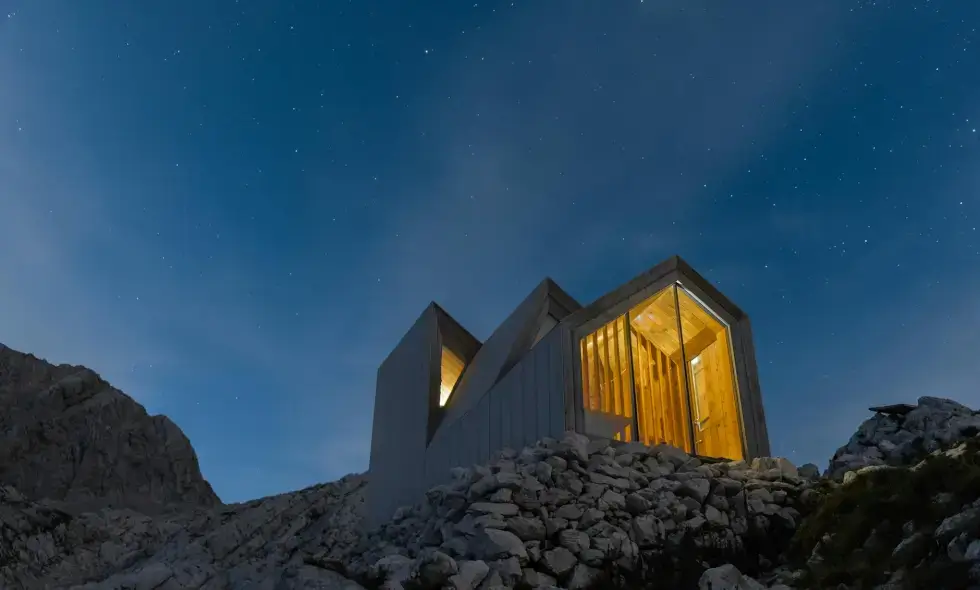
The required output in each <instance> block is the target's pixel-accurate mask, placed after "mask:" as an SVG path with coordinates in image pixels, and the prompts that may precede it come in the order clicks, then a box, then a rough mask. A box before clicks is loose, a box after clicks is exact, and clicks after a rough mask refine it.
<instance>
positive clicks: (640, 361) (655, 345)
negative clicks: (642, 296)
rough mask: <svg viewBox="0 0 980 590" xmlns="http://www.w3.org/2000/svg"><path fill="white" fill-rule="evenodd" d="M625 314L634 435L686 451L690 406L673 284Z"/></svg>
mask: <svg viewBox="0 0 980 590" xmlns="http://www.w3.org/2000/svg"><path fill="white" fill-rule="evenodd" d="M629 319H630V328H631V330H630V336H631V340H632V349H633V364H634V366H635V367H636V376H637V379H636V380H635V383H634V386H635V391H636V406H637V409H638V417H639V420H638V422H639V428H640V440H642V441H643V442H644V443H646V444H648V445H652V444H657V443H667V444H669V445H673V446H675V447H678V448H681V449H684V450H685V451H687V452H688V453H691V452H693V451H694V449H693V448H692V447H691V418H690V408H689V406H688V403H687V391H686V390H685V387H684V361H683V359H682V358H681V356H682V354H681V339H680V335H679V333H678V330H677V306H676V302H675V300H674V287H673V286H670V287H667V288H666V289H664V290H662V291H660V292H659V293H657V294H656V295H654V296H653V297H650V298H649V299H647V300H646V301H644V302H643V303H641V304H639V305H637V306H636V307H634V308H633V309H631V310H630V311H629Z"/></svg>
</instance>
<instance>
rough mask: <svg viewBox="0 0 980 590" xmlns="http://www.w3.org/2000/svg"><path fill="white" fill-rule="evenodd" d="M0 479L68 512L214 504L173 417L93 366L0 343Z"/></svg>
mask: <svg viewBox="0 0 980 590" xmlns="http://www.w3.org/2000/svg"><path fill="white" fill-rule="evenodd" d="M0 409H2V411H0V484H5V485H10V486H14V487H16V488H17V489H18V490H19V491H20V492H21V493H23V494H25V495H27V496H28V497H30V498H44V499H47V500H51V501H58V502H61V503H62V504H61V507H62V508H63V509H65V510H68V511H83V510H89V509H95V508H99V507H115V508H124V507H126V508H133V509H137V510H141V511H143V512H146V513H152V512H155V511H157V510H160V509H161V508H164V507H170V506H173V505H185V506H186V505H190V506H203V507H210V506H216V505H218V504H220V501H219V500H218V497H217V496H216V495H215V493H214V491H213V490H212V489H211V486H210V485H209V484H208V483H207V482H206V481H205V480H204V478H203V477H202V476H201V470H200V468H199V466H198V462H197V455H196V454H195V453H194V449H193V447H191V443H190V441H189V440H187V437H186V436H184V433H183V432H181V430H180V429H179V428H178V427H177V425H176V424H174V423H173V422H171V421H170V419H169V418H167V417H165V416H149V415H148V414H147V413H146V410H145V409H144V408H143V407H142V406H141V405H139V404H138V403H136V402H135V401H134V400H133V399H132V398H130V397H129V396H127V395H126V394H124V393H122V392H121V391H119V390H117V389H114V388H113V387H112V386H110V385H109V384H108V383H106V382H105V381H103V380H102V379H101V378H100V377H99V376H98V375H97V374H95V373H94V372H93V371H91V370H89V369H86V368H84V367H76V366H71V365H57V366H55V365H52V364H50V363H47V362H45V361H43V360H41V359H38V358H36V357H34V356H32V355H29V354H22V353H20V352H17V351H15V350H12V349H10V348H8V347H6V346H4V345H2V344H0Z"/></svg>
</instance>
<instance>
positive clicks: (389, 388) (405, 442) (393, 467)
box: [365, 306, 441, 524]
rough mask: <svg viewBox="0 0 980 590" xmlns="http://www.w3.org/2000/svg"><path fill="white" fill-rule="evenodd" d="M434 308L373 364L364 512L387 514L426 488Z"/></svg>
mask: <svg viewBox="0 0 980 590" xmlns="http://www.w3.org/2000/svg"><path fill="white" fill-rule="evenodd" d="M440 352H441V349H440V346H439V332H438V324H437V312H436V310H435V308H434V307H433V306H429V307H428V308H426V310H425V311H424V312H423V313H422V315H421V316H419V318H418V320H417V321H416V322H415V324H414V325H413V326H412V328H411V329H410V330H409V331H408V333H406V334H405V336H404V337H403V338H402V340H401V342H399V343H398V346H396V347H395V349H394V350H393V351H392V352H391V354H390V355H388V358H386V359H385V361H384V362H383V363H382V364H381V367H380V368H379V369H378V381H377V389H376V392H375V399H374V425H373V431H372V435H371V463H370V468H369V473H370V475H369V477H370V484H369V485H368V490H367V506H366V510H365V516H366V518H367V519H368V521H369V523H370V524H378V523H380V522H382V521H384V520H387V519H388V518H389V517H390V516H391V515H392V514H393V513H394V511H395V509H397V508H398V507H399V506H401V505H404V504H412V503H414V502H416V501H417V500H418V499H419V497H420V495H421V494H422V493H423V491H424V489H425V481H424V473H425V454H426V438H427V429H428V424H429V417H430V409H431V407H432V405H431V401H432V400H431V397H432V395H433V392H435V391H437V389H438V386H437V383H438V378H439V363H440Z"/></svg>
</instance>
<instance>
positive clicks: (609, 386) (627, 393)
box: [579, 317, 635, 441]
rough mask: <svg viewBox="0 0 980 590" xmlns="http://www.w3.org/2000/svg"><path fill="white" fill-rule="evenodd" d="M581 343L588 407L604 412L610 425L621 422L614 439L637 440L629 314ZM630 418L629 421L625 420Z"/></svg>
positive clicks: (585, 401)
mask: <svg viewBox="0 0 980 590" xmlns="http://www.w3.org/2000/svg"><path fill="white" fill-rule="evenodd" d="M579 346H580V350H581V355H582V356H581V358H582V392H583V402H584V404H585V409H586V410H587V411H590V412H593V413H596V414H599V415H604V417H605V418H606V421H607V422H608V423H609V424H610V425H613V424H617V423H618V424H619V425H621V427H620V428H617V427H615V426H613V427H611V429H612V431H614V432H615V434H612V432H611V434H612V438H614V439H616V440H622V441H633V440H635V436H634V433H633V426H632V418H633V397H632V392H631V386H630V359H629V351H628V347H627V344H626V319H625V317H619V318H617V319H615V320H613V321H612V322H609V323H608V324H606V325H604V326H602V327H601V328H599V329H598V330H596V331H595V332H593V333H591V334H589V335H588V336H586V337H585V338H583V339H582V340H581V342H580V345H579ZM616 418H621V419H620V420H616ZM627 418H628V419H629V420H628V421H627V420H623V419H627ZM627 422H628V423H627Z"/></svg>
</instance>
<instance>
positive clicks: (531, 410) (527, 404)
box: [517, 362, 538, 446]
mask: <svg viewBox="0 0 980 590" xmlns="http://www.w3.org/2000/svg"><path fill="white" fill-rule="evenodd" d="M517 366H518V367H520V368H521V402H522V405H523V407H524V421H523V422H522V425H523V434H524V443H523V444H524V446H529V445H533V444H534V443H535V442H537V440H538V439H537V430H538V408H537V400H536V399H535V397H534V363H533V362H531V363H527V362H522V363H520V364H519V365H517Z"/></svg>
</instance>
